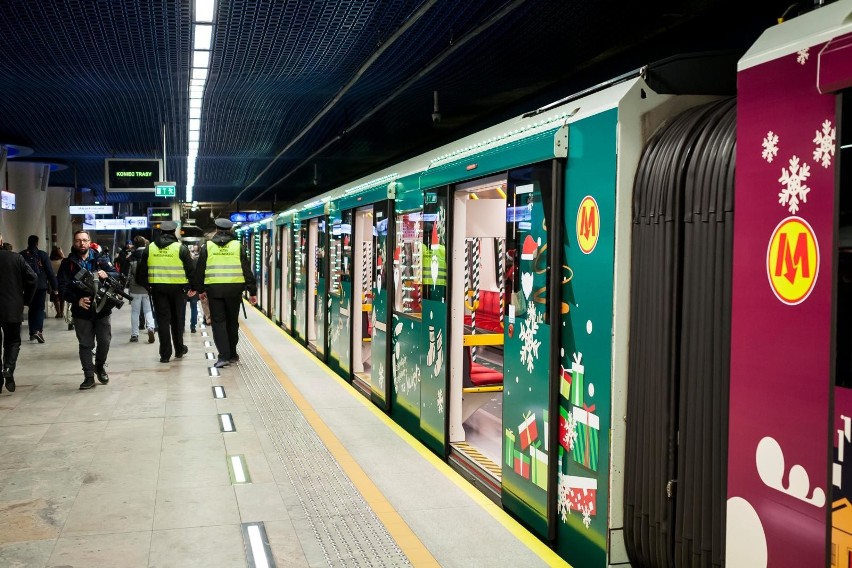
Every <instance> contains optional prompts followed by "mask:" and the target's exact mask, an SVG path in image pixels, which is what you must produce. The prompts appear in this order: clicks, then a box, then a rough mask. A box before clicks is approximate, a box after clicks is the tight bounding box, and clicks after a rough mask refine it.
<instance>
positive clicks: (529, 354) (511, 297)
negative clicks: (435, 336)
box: [501, 161, 561, 538]
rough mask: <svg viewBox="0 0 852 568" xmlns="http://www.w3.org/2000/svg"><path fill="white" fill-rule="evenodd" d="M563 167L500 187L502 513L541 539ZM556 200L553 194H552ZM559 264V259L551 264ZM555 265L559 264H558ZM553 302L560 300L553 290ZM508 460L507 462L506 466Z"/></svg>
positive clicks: (548, 514) (550, 531) (550, 466)
mask: <svg viewBox="0 0 852 568" xmlns="http://www.w3.org/2000/svg"><path fill="white" fill-rule="evenodd" d="M560 171H561V164H560V162H558V161H549V162H543V163H539V164H534V165H530V166H525V167H522V168H518V169H516V170H511V171H509V174H508V177H507V187H506V251H507V253H506V254H507V262H510V263H511V268H510V269H508V270H509V271H510V274H509V276H510V278H509V280H508V281H509V282H510V283H511V285H508V284H507V290H506V301H507V302H506V313H505V314H504V315H505V320H504V321H505V327H504V334H503V335H504V339H503V342H504V345H503V347H504V359H503V374H504V376H505V377H506V378H507V380H506V383H505V389H504V391H503V434H502V439H503V452H502V455H503V461H502V464H501V466H502V500H503V506H504V507H505V508H506V509H508V510H510V511H512V513H513V514H515V515H517V516H518V517H520V518H521V519H523V520H524V522H526V523H527V524H528V525H529V526H530V528H532V529H533V530H534V531H535V532H537V533H538V534H539V535H541V536H542V537H545V538H553V536H555V535H554V533H555V512H554V511H555V506H554V505H555V498H552V497H551V495H550V493H551V492H552V491H553V490H554V481H555V476H554V475H553V474H552V472H553V471H555V465H556V464H555V463H553V462H554V461H555V460H552V459H550V456H551V455H552V453H553V452H552V448H553V447H554V446H555V445H556V444H555V440H554V439H553V436H552V435H551V431H555V430H556V429H555V428H554V427H553V424H554V423H553V420H555V419H556V417H555V416H554V409H555V405H554V401H555V397H554V396H553V385H554V384H555V383H554V380H555V377H553V369H554V367H557V368H558V363H557V362H555V361H556V359H555V358H557V357H558V355H559V351H558V350H557V349H553V345H554V344H555V343H556V341H557V340H558V334H557V325H556V321H554V320H555V319H557V320H558V317H557V315H556V314H558V313H559V312H558V305H559V303H558V302H556V301H553V302H552V301H551V298H550V290H551V277H552V276H551V270H550V267H551V266H552V265H553V264H555V263H554V261H553V258H554V257H556V255H555V251H558V250H559V248H560V246H559V245H560V243H559V240H560V239H559V236H560V235H559V229H558V228H557V229H556V230H555V231H553V232H551V231H549V229H550V227H554V226H556V225H554V223H553V220H554V211H558V210H559V204H561V200H560V199H561V191H559V192H554V183H555V182H554V180H556V179H560ZM556 194H558V195H556ZM556 258H558V257H556ZM557 266H558V265H557ZM556 293H557V298H558V291H556ZM509 456H511V459H509Z"/></svg>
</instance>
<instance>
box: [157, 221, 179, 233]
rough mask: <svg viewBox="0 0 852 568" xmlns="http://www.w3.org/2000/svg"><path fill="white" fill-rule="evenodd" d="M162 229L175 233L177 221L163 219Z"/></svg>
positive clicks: (165, 231)
mask: <svg viewBox="0 0 852 568" xmlns="http://www.w3.org/2000/svg"><path fill="white" fill-rule="evenodd" d="M160 230H161V231H163V232H164V233H174V232H175V230H177V223H175V222H174V221H163V222H162V223H160Z"/></svg>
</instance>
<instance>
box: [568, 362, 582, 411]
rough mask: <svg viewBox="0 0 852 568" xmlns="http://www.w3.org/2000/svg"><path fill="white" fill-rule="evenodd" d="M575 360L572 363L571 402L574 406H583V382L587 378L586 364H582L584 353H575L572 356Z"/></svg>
mask: <svg viewBox="0 0 852 568" xmlns="http://www.w3.org/2000/svg"><path fill="white" fill-rule="evenodd" d="M571 357H572V358H573V359H574V361H573V362H572V363H571V398H570V399H569V400H570V401H571V404H573V405H574V406H580V407H582V406H583V402H584V399H583V382H584V379H585V373H586V366H585V365H582V364H580V361H581V360H582V359H583V354H582V353H575V354H574V355H572V356H571Z"/></svg>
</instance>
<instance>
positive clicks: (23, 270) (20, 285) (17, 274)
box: [0, 249, 38, 323]
mask: <svg viewBox="0 0 852 568" xmlns="http://www.w3.org/2000/svg"><path fill="white" fill-rule="evenodd" d="M37 281H38V276H36V273H35V272H33V269H32V268H30V267H29V266H28V265H27V261H26V260H24V257H22V256H21V255H20V254H18V253H16V252H12V251H9V250H5V249H3V250H0V323H21V322H22V321H24V304H25V303H26V304H29V303H30V300H32V298H33V294H34V293H35V287H36V282H37Z"/></svg>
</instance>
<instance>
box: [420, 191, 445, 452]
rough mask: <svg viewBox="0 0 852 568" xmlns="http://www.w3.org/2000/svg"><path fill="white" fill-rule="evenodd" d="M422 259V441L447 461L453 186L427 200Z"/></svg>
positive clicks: (435, 192)
mask: <svg viewBox="0 0 852 568" xmlns="http://www.w3.org/2000/svg"><path fill="white" fill-rule="evenodd" d="M423 197H424V199H423V201H424V203H423V219H422V226H423V228H422V231H420V233H421V234H422V238H421V241H420V246H421V250H422V254H421V258H420V266H421V272H422V276H421V282H422V286H421V287H420V295H421V296H422V299H421V302H422V307H421V312H422V322H423V324H422V330H421V335H420V366H421V373H420V433H419V435H420V439H421V440H422V441H423V443H424V444H425V445H426V446H427V447H429V448H430V449H431V450H432V451H434V452H435V453H436V454H438V455H439V456H441V457H445V456H446V452H447V435H446V432H447V416H448V414H449V412H448V410H449V406H448V404H447V401H448V400H449V389H448V388H447V361H448V360H449V359H448V357H447V348H448V346H449V329H448V327H447V323H448V318H447V299H448V296H447V290H448V281H447V246H448V243H449V240H450V239H449V233H450V232H449V231H448V220H449V219H450V214H449V206H450V198H449V187H442V188H437V189H434V190H430V191H427V192H426V193H425V195H424V196H423Z"/></svg>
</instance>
